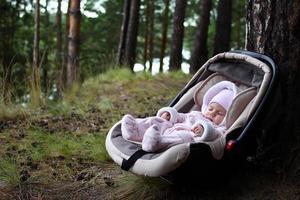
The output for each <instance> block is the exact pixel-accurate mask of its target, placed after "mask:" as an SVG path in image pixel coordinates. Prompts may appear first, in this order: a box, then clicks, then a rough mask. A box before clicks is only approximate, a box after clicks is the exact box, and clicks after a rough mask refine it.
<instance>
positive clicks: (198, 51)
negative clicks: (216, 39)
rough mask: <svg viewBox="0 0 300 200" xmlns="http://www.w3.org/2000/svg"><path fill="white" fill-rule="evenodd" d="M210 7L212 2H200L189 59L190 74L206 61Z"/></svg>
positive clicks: (209, 0)
mask: <svg viewBox="0 0 300 200" xmlns="http://www.w3.org/2000/svg"><path fill="white" fill-rule="evenodd" d="M211 6H212V0H202V1H201V8H200V13H201V14H200V17H199V21H198V27H197V32H196V37H195V42H194V44H195V45H194V48H193V50H192V54H191V59H190V72H191V73H195V72H196V71H197V70H198V69H199V68H200V67H201V66H202V65H203V64H204V63H205V62H206V60H207V58H208V49H207V35H208V27H209V23H210V20H209V18H210V10H211Z"/></svg>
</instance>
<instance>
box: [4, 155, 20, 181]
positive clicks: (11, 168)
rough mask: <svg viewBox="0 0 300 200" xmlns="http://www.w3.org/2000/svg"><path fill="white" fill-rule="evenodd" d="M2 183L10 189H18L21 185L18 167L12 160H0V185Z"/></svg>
mask: <svg viewBox="0 0 300 200" xmlns="http://www.w3.org/2000/svg"><path fill="white" fill-rule="evenodd" d="M2 183H4V184H6V185H8V186H10V187H16V186H18V185H19V184H20V176H19V169H18V165H17V163H16V161H15V160H14V159H12V158H9V157H2V158H0V185H1V184H2Z"/></svg>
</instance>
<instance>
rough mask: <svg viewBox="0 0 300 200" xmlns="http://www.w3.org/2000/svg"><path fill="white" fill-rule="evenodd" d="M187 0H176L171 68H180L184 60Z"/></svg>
mask: <svg viewBox="0 0 300 200" xmlns="http://www.w3.org/2000/svg"><path fill="white" fill-rule="evenodd" d="M186 4H187V0H176V5H175V12H174V16H173V34H172V46H171V55H170V63H169V66H170V70H180V69H181V62H182V46H183V37H184V25H183V23H184V18H185V7H186Z"/></svg>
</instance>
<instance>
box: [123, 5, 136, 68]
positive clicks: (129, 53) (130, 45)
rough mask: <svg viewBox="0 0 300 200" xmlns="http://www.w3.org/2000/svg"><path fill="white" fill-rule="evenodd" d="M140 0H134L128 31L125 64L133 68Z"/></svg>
mask: <svg viewBox="0 0 300 200" xmlns="http://www.w3.org/2000/svg"><path fill="white" fill-rule="evenodd" d="M139 10H140V0H132V1H131V6H130V16H129V22H128V31H127V37H126V48H125V59H124V64H125V65H126V66H127V67H129V68H130V69H131V70H133V67H134V63H135V56H136V55H135V54H136V53H135V51H136V43H137V34H138V26H139Z"/></svg>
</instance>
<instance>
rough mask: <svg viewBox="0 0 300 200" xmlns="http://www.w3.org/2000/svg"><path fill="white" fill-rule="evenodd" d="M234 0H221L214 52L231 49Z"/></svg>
mask: <svg viewBox="0 0 300 200" xmlns="http://www.w3.org/2000/svg"><path fill="white" fill-rule="evenodd" d="M231 18H232V0H219V4H218V16H217V22H216V35H215V42H214V54H218V53H222V52H225V51H228V50H230V35H231Z"/></svg>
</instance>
